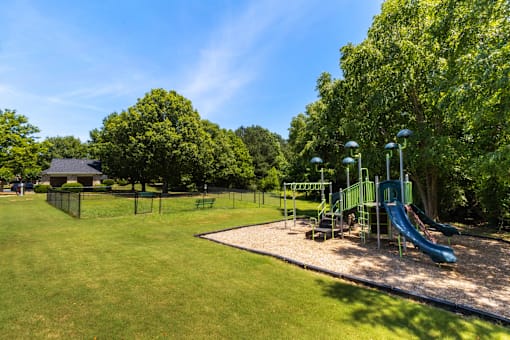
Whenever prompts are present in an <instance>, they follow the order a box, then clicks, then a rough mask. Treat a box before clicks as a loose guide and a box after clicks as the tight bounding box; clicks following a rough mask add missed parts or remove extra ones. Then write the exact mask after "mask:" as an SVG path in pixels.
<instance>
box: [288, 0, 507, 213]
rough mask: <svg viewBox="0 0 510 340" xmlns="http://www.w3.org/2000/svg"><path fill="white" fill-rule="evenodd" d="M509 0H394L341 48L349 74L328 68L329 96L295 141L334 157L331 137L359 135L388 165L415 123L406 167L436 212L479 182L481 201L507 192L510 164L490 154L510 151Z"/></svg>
mask: <svg viewBox="0 0 510 340" xmlns="http://www.w3.org/2000/svg"><path fill="white" fill-rule="evenodd" d="M509 6H510V5H509V2H508V1H505V0H474V1H469V2H459V1H454V0H447V1H438V0H387V1H385V2H384V4H383V6H382V11H381V14H380V15H378V16H376V17H375V18H374V21H373V24H372V26H371V28H370V30H369V32H368V35H367V38H366V39H365V40H364V41H363V42H361V43H360V44H358V45H353V44H348V45H346V46H344V47H342V48H341V59H340V66H341V69H342V73H343V75H344V78H343V79H340V80H332V79H331V77H330V76H329V75H328V74H324V75H322V76H321V77H320V78H319V81H318V85H317V89H318V92H319V100H318V101H317V102H315V103H313V104H311V105H309V106H308V107H307V112H306V116H305V119H304V120H302V121H304V122H305V123H306V132H305V133H299V134H298V136H299V137H300V139H295V141H298V142H299V144H300V145H301V148H302V150H303V151H304V150H313V151H315V152H318V153H322V154H324V157H325V158H326V159H328V160H329V159H334V157H331V156H334V155H331V150H334V148H332V145H328V144H327V143H329V141H335V140H341V139H343V140H344V141H346V140H349V139H355V140H357V141H358V142H359V144H360V145H361V147H362V149H361V151H362V154H363V160H364V162H366V164H369V167H371V168H375V169H376V171H378V172H379V173H381V170H382V169H381V167H380V164H383V152H382V147H383V145H384V144H385V143H387V142H389V141H395V135H396V133H397V132H398V131H399V130H400V129H402V128H410V129H411V130H413V131H414V132H415V135H414V136H413V137H412V139H411V140H410V143H409V148H408V149H407V150H406V151H405V165H406V170H407V171H408V172H409V173H410V175H411V178H412V180H413V181H414V183H415V184H416V188H417V192H418V197H419V199H420V200H421V202H422V203H423V204H424V206H425V209H426V210H427V212H428V213H429V214H430V215H432V216H434V217H436V216H438V215H439V213H440V212H442V213H445V212H447V211H448V210H451V209H452V208H454V207H455V206H459V205H462V204H467V202H468V200H470V197H471V196H472V195H470V192H472V191H473V190H474V191H475V193H476V192H478V194H477V195H478V196H477V198H475V199H474V201H472V202H470V204H471V205H476V204H477V201H479V200H480V198H481V196H480V194H482V193H483V192H490V191H492V190H493V189H494V188H495V187H497V188H499V192H500V193H501V197H505V196H506V195H507V194H506V193H505V189H504V188H505V186H504V183H505V179H506V178H508V173H507V172H506V171H505V170H498V171H496V169H497V168H496V167H491V171H488V170H489V168H488V167H487V164H490V160H493V161H494V162H497V161H501V162H506V160H507V159H508V158H509V157H507V156H506V155H507V153H508V138H509V135H510V134H509V131H508V124H506V121H508V118H509V117H508V113H509V110H508V107H509V104H508V103H509V99H508V98H509V93H510V91H509V90H508V86H509V81H508V79H509V76H508V75H509V62H508V60H509V58H508V53H509V45H508V44H509V41H510V39H509V32H510V30H509V20H508V17H509ZM293 123H297V121H296V122H293ZM303 137H304V138H303ZM339 144H340V145H341V142H340V143H339ZM328 150H329V151H328ZM338 152H339V153H341V149H339V151H338ZM344 155H345V153H344ZM339 158H340V157H339ZM339 158H338V159H339ZM338 159H337V160H333V161H334V162H335V163H336V162H338ZM496 160H497V161H496ZM501 169H505V167H504V166H503V167H501ZM473 170H474V171H473ZM475 173H476V176H475ZM491 183H492V184H491ZM495 183H496V184H495ZM484 188H491V189H484ZM480 202H481V203H482V206H483V205H484V204H483V200H481V201H480ZM500 202H501V201H500ZM440 208H441V211H440ZM485 210H486V211H487V209H486V208H485Z"/></svg>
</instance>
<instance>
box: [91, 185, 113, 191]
mask: <svg viewBox="0 0 510 340" xmlns="http://www.w3.org/2000/svg"><path fill="white" fill-rule="evenodd" d="M111 190H112V187H111V186H109V185H104V184H99V185H94V188H93V189H92V191H94V192H107V191H111Z"/></svg>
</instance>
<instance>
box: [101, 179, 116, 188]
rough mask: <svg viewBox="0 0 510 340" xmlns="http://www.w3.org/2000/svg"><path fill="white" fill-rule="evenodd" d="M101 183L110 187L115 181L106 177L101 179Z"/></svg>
mask: <svg viewBox="0 0 510 340" xmlns="http://www.w3.org/2000/svg"><path fill="white" fill-rule="evenodd" d="M102 184H103V185H106V186H109V187H111V186H112V185H114V184H115V181H114V180H113V179H110V178H108V179H105V180H103V182H102Z"/></svg>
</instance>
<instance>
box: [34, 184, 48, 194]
mask: <svg viewBox="0 0 510 340" xmlns="http://www.w3.org/2000/svg"><path fill="white" fill-rule="evenodd" d="M50 188H51V185H48V184H36V185H35V186H34V192H35V193H38V194H45V193H47V192H48V189H50Z"/></svg>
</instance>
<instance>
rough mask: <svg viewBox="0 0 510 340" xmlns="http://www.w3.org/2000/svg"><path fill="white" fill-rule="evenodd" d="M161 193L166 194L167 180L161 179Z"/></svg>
mask: <svg viewBox="0 0 510 340" xmlns="http://www.w3.org/2000/svg"><path fill="white" fill-rule="evenodd" d="M161 193H163V194H168V181H167V180H164V181H163V187H161Z"/></svg>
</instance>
